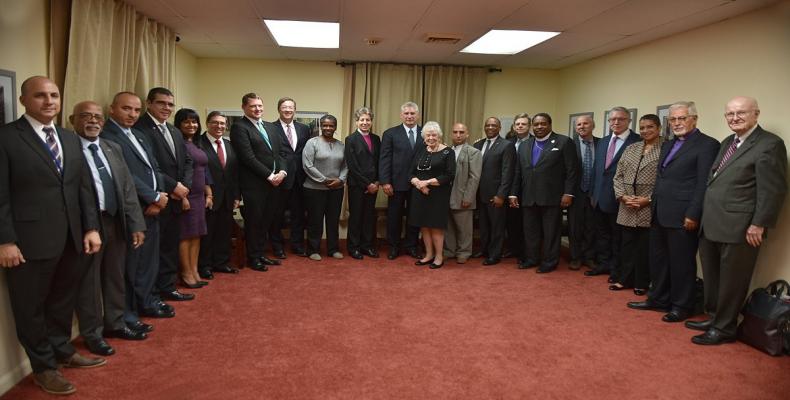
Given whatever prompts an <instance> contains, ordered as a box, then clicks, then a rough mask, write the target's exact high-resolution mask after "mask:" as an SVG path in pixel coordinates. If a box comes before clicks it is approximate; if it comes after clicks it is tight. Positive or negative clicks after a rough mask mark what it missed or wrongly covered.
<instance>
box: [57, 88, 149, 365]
mask: <svg viewBox="0 0 790 400" xmlns="http://www.w3.org/2000/svg"><path fill="white" fill-rule="evenodd" d="M69 122H71V125H72V126H73V127H74V132H76V133H77V135H79V137H80V144H81V145H82V153H83V155H84V156H85V159H86V160H87V161H88V167H89V168H90V171H91V176H92V177H93V186H94V188H95V189H96V203H97V204H98V205H99V211H100V215H101V222H102V229H101V235H102V243H104V245H103V246H102V249H101V251H99V252H98V253H96V255H94V256H93V259H92V260H89V264H90V265H89V267H88V272H87V273H86V274H85V276H84V277H83V278H82V283H81V284H80V288H79V294H78V298H77V309H76V311H77V318H78V319H79V326H80V334H82V338H83V339H84V340H85V345H86V346H87V347H88V350H90V352H91V353H93V354H98V355H102V356H109V355H112V354H114V353H115V350H114V349H113V348H112V347H111V346H110V345H109V344H108V343H107V342H106V341H104V338H103V336H102V335H103V332H104V331H105V330H107V331H108V332H114V331H119V330H123V329H124V328H126V324H125V323H124V320H123V310H124V296H125V292H126V290H125V281H124V272H125V271H126V268H125V262H126V242H127V237H128V238H129V239H130V240H129V242H130V243H129V245H130V247H132V248H134V249H136V248H138V247H140V246H141V245H142V244H143V241H144V240H145V233H144V231H145V220H144V219H143V212H142V211H141V209H140V204H139V203H138V202H137V191H136V190H135V188H134V181H133V180H132V176H131V174H130V173H129V168H128V167H127V166H126V160H125V159H124V158H123V150H122V149H121V147H120V146H119V145H118V144H116V143H113V142H111V141H109V140H101V139H100V138H99V133H101V131H102V128H103V127H104V113H103V112H102V108H101V106H99V105H98V104H96V103H94V102H92V101H83V102H81V103H77V105H75V106H74V111H73V112H72V114H71V115H70V116H69ZM102 305H103V307H102ZM102 311H103V312H102ZM138 336H140V337H142V338H144V336H142V335H138Z"/></svg>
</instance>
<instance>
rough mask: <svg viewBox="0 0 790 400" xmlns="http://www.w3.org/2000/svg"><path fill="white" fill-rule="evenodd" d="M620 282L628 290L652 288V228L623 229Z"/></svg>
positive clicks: (627, 227) (628, 227)
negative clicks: (650, 261) (650, 252)
mask: <svg viewBox="0 0 790 400" xmlns="http://www.w3.org/2000/svg"><path fill="white" fill-rule="evenodd" d="M622 237H623V247H622V248H621V250H620V262H621V269H620V277H619V278H620V280H619V281H618V282H620V283H621V284H622V285H623V286H625V287H627V288H637V289H647V288H648V287H650V265H649V259H650V258H649V251H650V250H649V249H650V228H639V227H631V226H623V227H622Z"/></svg>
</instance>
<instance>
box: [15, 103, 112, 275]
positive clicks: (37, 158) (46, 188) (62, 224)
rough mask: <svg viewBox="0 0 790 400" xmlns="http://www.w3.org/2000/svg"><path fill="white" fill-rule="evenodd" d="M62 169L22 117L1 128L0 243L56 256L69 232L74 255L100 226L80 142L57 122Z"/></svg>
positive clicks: (32, 256) (36, 255) (28, 254)
mask: <svg viewBox="0 0 790 400" xmlns="http://www.w3.org/2000/svg"><path fill="white" fill-rule="evenodd" d="M56 131H57V135H58V138H59V139H60V146H61V149H60V151H61V154H62V156H63V173H62V174H61V173H60V172H59V171H58V169H57V168H56V167H55V163H54V161H53V160H52V155H51V153H50V152H49V149H48V147H47V146H46V144H45V143H44V142H43V141H42V140H41V138H40V137H39V136H38V135H37V134H36V132H35V131H34V130H33V127H32V126H31V125H30V123H29V122H28V121H27V119H25V117H24V116H23V117H22V118H19V119H18V120H16V121H13V122H10V123H8V124H6V125H3V126H2V127H0V171H2V173H0V243H2V244H5V243H16V244H17V246H18V247H19V249H20V250H21V251H22V255H23V256H24V257H25V258H26V259H28V260H40V259H52V258H55V257H59V256H60V254H61V252H62V251H63V248H64V246H65V245H66V239H67V238H68V236H69V234H70V235H71V238H72V241H73V242H72V244H73V245H74V248H75V250H76V252H77V254H82V250H83V246H82V238H83V236H84V233H85V232H86V231H89V230H93V229H96V230H98V229H99V215H98V212H97V210H96V201H95V199H96V197H95V196H96V195H95V194H94V191H93V186H92V178H91V175H90V170H89V169H88V166H87V165H86V164H85V162H86V161H85V157H84V156H83V154H82V149H81V146H80V141H79V139H78V138H77V135H75V134H74V132H71V131H69V130H66V129H63V128H61V127H56Z"/></svg>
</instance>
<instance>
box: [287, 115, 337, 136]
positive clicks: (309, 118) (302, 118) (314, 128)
mask: <svg viewBox="0 0 790 400" xmlns="http://www.w3.org/2000/svg"><path fill="white" fill-rule="evenodd" d="M326 114H329V113H328V112H326V111H296V115H294V121H296V122H301V123H303V124H305V125H307V126H308V127H309V128H310V137H315V136H318V134H319V131H320V129H319V126H318V120H319V119H321V117H323V116H324V115H326Z"/></svg>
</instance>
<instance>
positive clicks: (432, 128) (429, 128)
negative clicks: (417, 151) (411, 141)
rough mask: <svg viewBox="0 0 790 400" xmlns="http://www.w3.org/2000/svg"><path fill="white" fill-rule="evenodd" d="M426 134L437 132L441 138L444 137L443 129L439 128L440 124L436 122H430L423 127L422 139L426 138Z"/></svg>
mask: <svg viewBox="0 0 790 400" xmlns="http://www.w3.org/2000/svg"><path fill="white" fill-rule="evenodd" d="M426 132H436V133H438V134H439V137H442V136H443V134H442V127H441V126H439V123H438V122H436V121H428V122H426V123H425V125H423V126H422V137H423V138H425V133H426Z"/></svg>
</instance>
